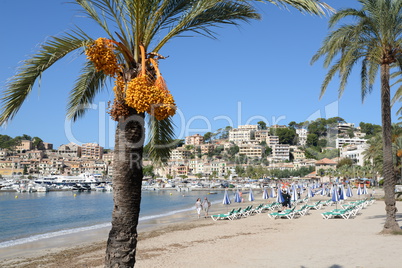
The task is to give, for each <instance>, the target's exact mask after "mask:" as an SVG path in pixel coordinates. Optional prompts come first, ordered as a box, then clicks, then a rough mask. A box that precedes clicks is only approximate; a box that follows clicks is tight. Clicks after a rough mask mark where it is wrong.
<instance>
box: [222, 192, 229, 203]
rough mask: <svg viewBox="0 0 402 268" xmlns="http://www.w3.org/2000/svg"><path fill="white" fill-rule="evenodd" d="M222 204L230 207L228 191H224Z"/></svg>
mask: <svg viewBox="0 0 402 268" xmlns="http://www.w3.org/2000/svg"><path fill="white" fill-rule="evenodd" d="M222 204H224V205H230V198H229V195H228V190H225V195H224V196H223V202H222Z"/></svg>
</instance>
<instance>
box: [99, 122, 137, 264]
mask: <svg viewBox="0 0 402 268" xmlns="http://www.w3.org/2000/svg"><path fill="white" fill-rule="evenodd" d="M143 145H144V114H141V115H138V114H134V115H132V116H131V117H130V118H127V119H125V120H120V121H119V122H118V125H117V128H116V137H115V148H114V161H113V199H114V208H113V214H112V229H111V230H110V232H109V239H108V241H107V248H106V257H105V267H119V268H121V267H134V264H135V253H136V247H137V225H138V217H139V214H140V202H141V184H142V177H143V172H142V153H143Z"/></svg>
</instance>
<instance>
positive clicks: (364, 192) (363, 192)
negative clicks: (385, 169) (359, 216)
mask: <svg viewBox="0 0 402 268" xmlns="http://www.w3.org/2000/svg"><path fill="white" fill-rule="evenodd" d="M362 194H364V195H366V194H368V192H367V187H366V184H364V186H363V190H362Z"/></svg>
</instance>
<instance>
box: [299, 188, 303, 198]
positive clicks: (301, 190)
mask: <svg viewBox="0 0 402 268" xmlns="http://www.w3.org/2000/svg"><path fill="white" fill-rule="evenodd" d="M299 189H300V196H301V195H302V194H303V193H304V186H303V185H299Z"/></svg>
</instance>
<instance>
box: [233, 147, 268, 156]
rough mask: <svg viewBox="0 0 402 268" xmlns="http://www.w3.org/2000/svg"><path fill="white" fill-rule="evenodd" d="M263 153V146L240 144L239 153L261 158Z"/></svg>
mask: <svg viewBox="0 0 402 268" xmlns="http://www.w3.org/2000/svg"><path fill="white" fill-rule="evenodd" d="M264 153H265V148H264V146H261V145H255V144H254V145H253V144H240V145H239V154H242V155H246V156H247V157H258V158H261V157H262V155H263V154H264Z"/></svg>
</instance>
